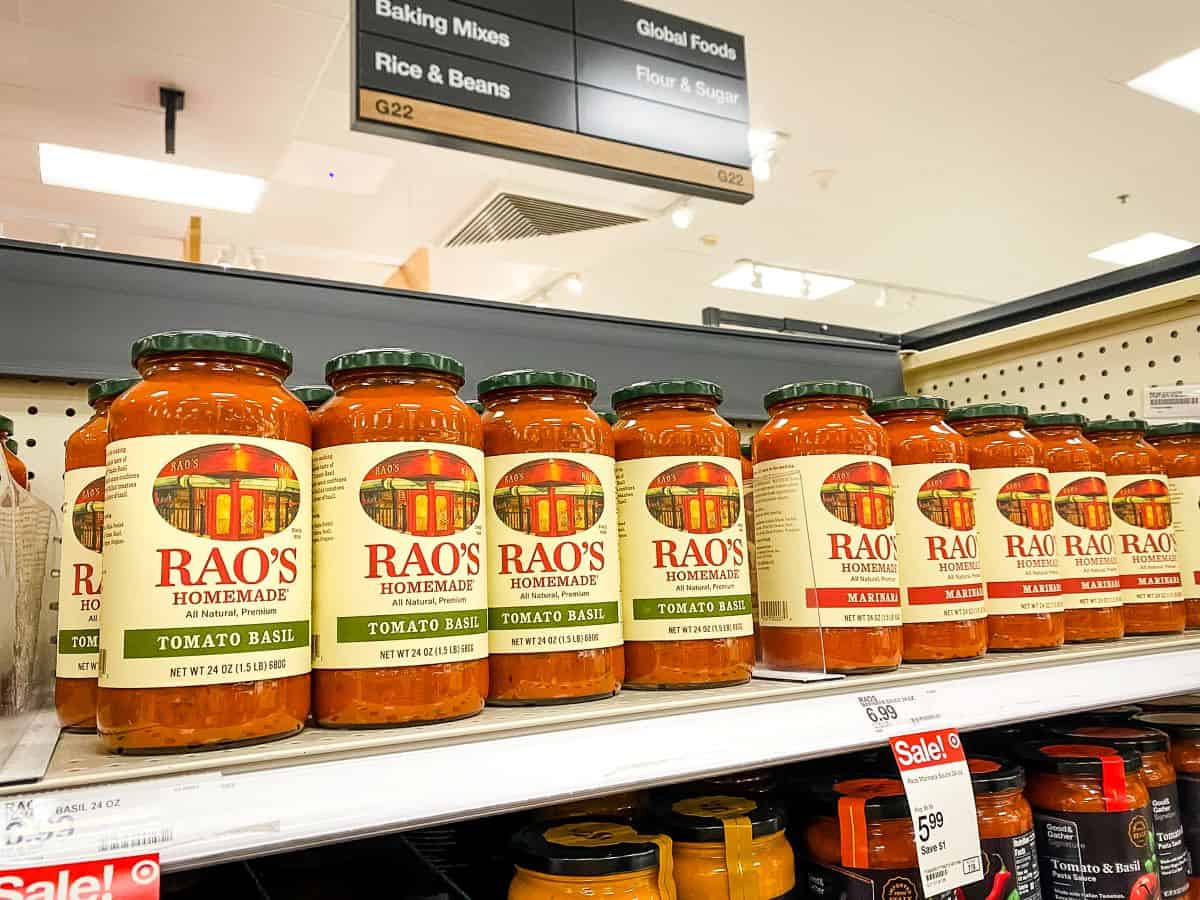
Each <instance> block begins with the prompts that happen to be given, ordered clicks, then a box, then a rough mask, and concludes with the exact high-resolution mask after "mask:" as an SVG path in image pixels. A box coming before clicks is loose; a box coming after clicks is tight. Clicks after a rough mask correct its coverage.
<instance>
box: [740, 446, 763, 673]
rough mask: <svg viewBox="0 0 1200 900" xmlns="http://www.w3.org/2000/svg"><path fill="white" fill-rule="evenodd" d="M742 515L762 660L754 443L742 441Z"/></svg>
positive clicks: (758, 653) (756, 648)
mask: <svg viewBox="0 0 1200 900" xmlns="http://www.w3.org/2000/svg"><path fill="white" fill-rule="evenodd" d="M742 513H743V515H744V516H745V519H746V558H747V559H748V560H749V568H750V610H751V616H752V617H753V619H754V658H755V659H756V660H761V659H762V634H761V632H760V630H759V624H758V567H757V565H756V564H755V556H754V442H753V441H750V440H745V441H742Z"/></svg>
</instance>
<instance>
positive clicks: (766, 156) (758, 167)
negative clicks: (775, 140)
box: [750, 150, 775, 181]
mask: <svg viewBox="0 0 1200 900" xmlns="http://www.w3.org/2000/svg"><path fill="white" fill-rule="evenodd" d="M774 155H775V151H774V150H768V151H766V152H765V153H762V154H761V155H759V156H756V157H754V159H753V161H752V162H751V163H750V174H751V175H753V176H754V180H755V181H770V180H771V157H773V156H774Z"/></svg>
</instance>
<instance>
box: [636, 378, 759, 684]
mask: <svg viewBox="0 0 1200 900" xmlns="http://www.w3.org/2000/svg"><path fill="white" fill-rule="evenodd" d="M721 394H722V392H721V387H720V385H717V384H713V383H712V382H711V381H696V380H690V379H672V380H667V381H643V382H639V383H637V384H633V385H630V386H629V387H625V388H622V389H621V390H619V391H617V392H616V393H615V394H613V398H612V402H613V406H614V407H615V408H616V410H617V415H618V416H619V418H618V420H617V424H616V425H615V426H613V441H614V443H615V446H616V459H617V465H616V497H617V528H618V532H619V535H620V553H621V598H622V604H623V607H624V608H623V610H622V613H623V616H622V617H623V619H624V622H625V686H626V687H631V688H651V689H653V688H659V689H665V688H703V687H718V686H721V685H729V684H743V683H745V682H747V681H749V680H750V671H751V669H753V667H754V619H753V617H752V615H751V607H750V560H749V556H748V555H747V552H746V527H745V520H744V517H743V515H742V465H741V463H742V459H741V448H740V447H739V445H738V433H737V429H735V428H734V427H733V426H732V425H730V424H729V423H728V422H726V421H725V420H724V419H722V418H721V416H720V415H719V414H718V413H717V406H718V405H719V404H720V402H721Z"/></svg>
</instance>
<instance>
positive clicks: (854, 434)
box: [754, 381, 902, 672]
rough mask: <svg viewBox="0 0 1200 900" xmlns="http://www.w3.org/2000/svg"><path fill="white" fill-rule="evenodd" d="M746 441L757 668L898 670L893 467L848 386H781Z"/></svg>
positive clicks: (864, 394)
mask: <svg viewBox="0 0 1200 900" xmlns="http://www.w3.org/2000/svg"><path fill="white" fill-rule="evenodd" d="M763 402H764V405H765V406H766V408H767V411H768V412H769V413H770V415H771V419H770V421H768V422H767V424H766V425H764V426H763V428H762V430H761V431H759V433H758V435H757V436H756V437H755V439H754V482H755V504H756V509H755V516H756V518H755V541H756V546H755V555H756V565H757V569H758V590H759V616H760V622H761V626H762V627H761V633H762V645H763V660H764V662H765V663H766V665H767V666H769V667H771V668H776V669H791V670H809V671H821V670H824V671H828V672H885V671H889V670H891V669H894V668H896V667H897V666H898V665H900V656H901V649H902V648H901V642H902V632H901V618H900V581H899V574H898V571H897V565H896V531H895V528H894V511H893V507H892V504H893V500H892V478H891V467H892V464H891V461H890V460H889V459H888V440H887V435H886V434H885V433H884V430H883V428H882V427H881V426H880V425H879V423H878V422H876V421H875V420H874V419H872V418H871V417H870V416H868V415H867V406H868V404H869V403H870V402H871V389H870V388H869V387H867V386H866V385H863V384H856V383H854V382H850V381H806V382H800V383H797V384H789V385H784V386H783V387H780V388H776V389H775V390H773V391H771V392H770V393H769V394H767V396H766V397H765V398H764V401H763Z"/></svg>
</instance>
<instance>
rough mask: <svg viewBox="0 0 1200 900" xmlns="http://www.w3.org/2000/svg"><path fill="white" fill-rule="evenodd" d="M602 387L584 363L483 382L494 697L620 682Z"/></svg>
mask: <svg viewBox="0 0 1200 900" xmlns="http://www.w3.org/2000/svg"><path fill="white" fill-rule="evenodd" d="M595 395H596V382H595V380H594V379H592V378H591V377H589V376H587V375H581V374H579V373H577V372H557V371H537V370H532V369H521V370H518V371H514V372H502V373H500V374H498V375H492V376H491V377H489V378H485V379H484V380H483V381H481V382H480V383H479V398H480V399H481V400H482V401H483V404H484V406H485V407H486V412H485V413H484V416H483V447H484V454H485V457H486V458H485V461H484V470H485V488H484V497H483V504H484V509H485V515H486V516H487V520H486V521H487V526H486V531H487V538H488V553H487V561H488V563H487V564H488V628H489V644H490V650H491V658H490V664H491V688H490V692H489V695H488V700H489V702H491V703H496V704H501V705H527V704H542V703H570V702H574V701H579V700H592V699H596V698H600V697H610V696H612V695H613V694H615V693H616V692H617V690H618V689H619V688H620V686H621V680H622V678H623V675H624V668H625V658H624V654H623V652H622V647H621V642H622V639H621V570H620V562H619V559H618V556H617V509H616V506H617V503H616V492H615V490H614V481H615V466H614V461H613V438H612V429H611V428H610V427H609V425H608V423H607V422H605V421H604V420H603V419H601V418H600V417H599V416H598V415H596V413H595V412H594V411H593V410H592V408H591V406H589V402H590V401H591V399H592V398H593V397H594V396H595Z"/></svg>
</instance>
